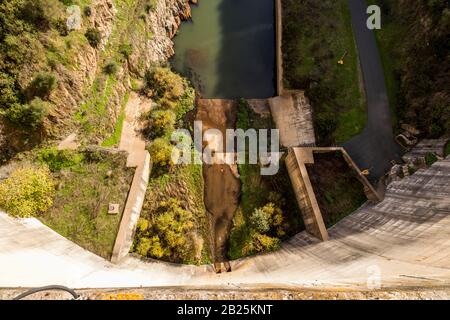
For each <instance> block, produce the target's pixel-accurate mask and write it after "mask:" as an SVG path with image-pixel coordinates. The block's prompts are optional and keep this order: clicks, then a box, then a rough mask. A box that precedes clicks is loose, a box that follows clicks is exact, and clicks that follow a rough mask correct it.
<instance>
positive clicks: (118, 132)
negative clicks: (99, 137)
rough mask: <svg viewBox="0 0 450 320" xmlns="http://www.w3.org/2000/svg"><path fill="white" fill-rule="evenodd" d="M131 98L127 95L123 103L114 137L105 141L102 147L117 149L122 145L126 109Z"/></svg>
mask: <svg viewBox="0 0 450 320" xmlns="http://www.w3.org/2000/svg"><path fill="white" fill-rule="evenodd" d="M129 97H130V94H129V93H127V94H125V97H124V99H123V102H122V108H121V110H120V114H119V117H118V118H117V121H116V125H115V127H114V131H113V133H112V135H111V136H110V137H109V138H108V139H106V140H105V141H103V143H102V146H103V147H116V146H118V145H119V143H120V138H121V137H122V129H123V122H124V121H125V108H126V106H127V103H128V99H129Z"/></svg>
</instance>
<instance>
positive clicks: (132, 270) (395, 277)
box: [0, 157, 450, 288]
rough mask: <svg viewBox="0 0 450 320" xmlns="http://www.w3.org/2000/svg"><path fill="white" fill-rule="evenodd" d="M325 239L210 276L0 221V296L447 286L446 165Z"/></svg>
mask: <svg viewBox="0 0 450 320" xmlns="http://www.w3.org/2000/svg"><path fill="white" fill-rule="evenodd" d="M329 233H330V241H327V242H323V243H319V242H317V241H316V240H314V239H313V238H312V237H311V236H308V234H306V233H300V234H298V235H297V236H295V237H294V238H292V239H291V240H290V241H288V242H286V243H285V244H284V245H283V247H282V249H281V250H280V251H277V252H274V253H272V254H267V255H261V256H257V257H251V258H247V259H242V260H239V261H236V262H233V263H232V267H233V270H234V271H233V272H232V273H226V274H220V275H216V274H214V272H213V271H212V268H211V267H209V266H202V267H195V266H180V265H173V264H167V263H161V262H142V261H140V260H138V259H136V258H133V257H127V258H125V259H124V260H123V261H122V262H121V263H120V264H118V265H113V264H111V263H109V262H107V261H105V260H103V259H101V258H99V257H97V256H95V255H94V254H92V253H90V252H88V251H86V250H84V249H82V248H80V247H78V246H77V245H75V244H74V243H72V242H70V241H68V240H67V239H65V238H63V237H61V236H59V235H58V234H56V233H55V232H54V231H52V230H50V229H49V228H47V227H45V226H44V225H42V224H41V223H40V222H38V221H37V220H35V219H29V220H23V221H19V220H15V219H13V218H11V217H8V216H7V215H6V214H4V213H0V287H18V286H23V287H30V286H40V285H48V284H61V285H67V286H70V287H73V288H101V287H139V286H195V287H199V286H220V287H235V288H236V287H239V286H240V285H265V286H266V287H274V286H275V287H276V286H278V287H280V286H283V287H286V286H310V287H316V288H317V287H320V288H324V287H335V286H346V287H352V288H361V287H362V288H366V286H367V284H369V285H370V286H374V287H377V286H378V285H381V286H382V287H384V288H387V287H392V286H420V285H423V286H436V285H437V286H439V285H449V284H450V157H449V158H447V159H446V160H444V161H440V162H437V163H436V164H434V165H433V166H432V167H431V168H428V169H424V170H419V171H418V172H417V173H416V174H414V175H413V176H410V177H407V178H405V179H403V180H401V181H397V182H394V183H392V184H391V185H390V186H389V188H388V190H387V193H386V198H385V200H384V201H383V202H381V203H379V204H377V205H374V206H366V207H363V208H361V209H360V210H358V211H357V212H356V213H354V214H352V215H350V216H349V217H347V218H345V219H344V220H342V221H341V222H340V223H338V224H337V225H336V226H335V227H333V228H331V229H330V230H329Z"/></svg>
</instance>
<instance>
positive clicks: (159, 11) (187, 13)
mask: <svg viewBox="0 0 450 320" xmlns="http://www.w3.org/2000/svg"><path fill="white" fill-rule="evenodd" d="M190 17H191V9H190V6H189V3H188V0H159V1H158V2H157V5H156V8H155V9H154V10H153V11H152V12H150V14H149V15H148V16H147V17H146V19H145V24H146V27H147V35H143V34H135V35H134V36H135V38H134V39H133V44H134V45H135V46H136V48H137V49H138V50H136V53H135V54H133V56H132V57H131V59H130V69H131V71H132V72H134V73H136V74H139V75H142V72H143V71H144V70H143V68H142V67H143V66H144V67H149V66H150V64H152V63H154V62H157V61H165V60H167V58H169V57H170V56H172V55H173V54H174V50H173V42H172V40H171V39H172V38H173V37H174V36H175V34H176V32H177V30H178V28H179V26H180V23H181V21H182V20H188V19H190ZM145 36H147V39H145ZM144 69H145V68H144Z"/></svg>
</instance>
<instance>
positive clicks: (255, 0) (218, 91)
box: [171, 0, 276, 99]
mask: <svg viewBox="0 0 450 320" xmlns="http://www.w3.org/2000/svg"><path fill="white" fill-rule="evenodd" d="M274 6H275V5H274V1H273V0H200V1H199V4H198V5H197V6H193V8H192V21H188V22H183V23H182V25H181V27H180V30H179V31H178V34H177V36H176V37H175V39H174V42H175V56H174V57H173V59H172V61H171V63H172V66H173V68H174V69H175V70H176V71H177V72H179V73H181V74H183V75H185V76H187V77H189V78H190V79H191V81H192V82H193V84H194V85H195V87H196V88H197V90H198V91H199V93H200V95H201V96H202V98H222V99H224V98H227V99H231V98H269V97H272V96H274V95H275V75H276V73H275V26H274V20H275V13H274V12H275V9H274Z"/></svg>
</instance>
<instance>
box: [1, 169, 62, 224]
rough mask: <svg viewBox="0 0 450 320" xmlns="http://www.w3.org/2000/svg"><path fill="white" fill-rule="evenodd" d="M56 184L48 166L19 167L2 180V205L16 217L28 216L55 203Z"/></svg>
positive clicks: (38, 212) (41, 211) (36, 213)
mask: <svg viewBox="0 0 450 320" xmlns="http://www.w3.org/2000/svg"><path fill="white" fill-rule="evenodd" d="M54 195H55V184H54V181H53V179H52V177H51V174H50V171H49V170H48V168H46V167H39V168H34V167H28V168H22V169H17V170H16V171H14V172H13V173H12V174H11V176H10V177H9V178H8V179H6V180H4V181H2V182H0V207H2V208H3V209H4V210H6V211H7V212H8V213H9V214H11V215H12V216H15V217H21V218H27V217H33V216H37V215H38V214H40V213H43V212H45V211H47V210H48V209H49V208H50V207H51V206H52V204H53V197H54Z"/></svg>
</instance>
